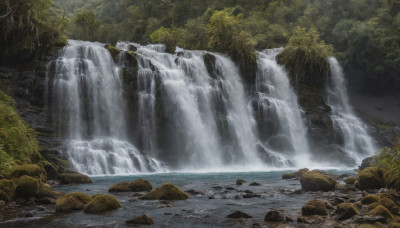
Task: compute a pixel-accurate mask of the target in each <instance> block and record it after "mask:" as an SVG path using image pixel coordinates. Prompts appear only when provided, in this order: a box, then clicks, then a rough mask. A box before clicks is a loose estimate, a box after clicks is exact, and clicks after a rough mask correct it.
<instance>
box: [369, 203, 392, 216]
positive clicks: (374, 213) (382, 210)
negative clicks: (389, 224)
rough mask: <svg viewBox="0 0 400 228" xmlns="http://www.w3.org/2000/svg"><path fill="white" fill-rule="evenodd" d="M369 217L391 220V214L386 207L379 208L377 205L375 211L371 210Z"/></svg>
mask: <svg viewBox="0 0 400 228" xmlns="http://www.w3.org/2000/svg"><path fill="white" fill-rule="evenodd" d="M369 215H370V216H383V217H385V218H386V219H392V218H393V215H392V213H390V211H389V210H388V209H387V208H386V207H384V206H381V205H379V206H377V207H376V208H375V209H373V210H371V211H370V212H369Z"/></svg>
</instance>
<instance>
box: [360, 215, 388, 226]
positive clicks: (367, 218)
mask: <svg viewBox="0 0 400 228" xmlns="http://www.w3.org/2000/svg"><path fill="white" fill-rule="evenodd" d="M354 222H356V223H368V224H375V223H377V222H379V223H385V222H386V218H385V217H383V216H368V215H364V216H355V219H354Z"/></svg>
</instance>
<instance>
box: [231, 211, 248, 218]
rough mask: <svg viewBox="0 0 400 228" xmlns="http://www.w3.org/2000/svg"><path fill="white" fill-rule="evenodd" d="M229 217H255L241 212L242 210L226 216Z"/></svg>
mask: <svg viewBox="0 0 400 228" xmlns="http://www.w3.org/2000/svg"><path fill="white" fill-rule="evenodd" d="M226 217H227V218H234V219H240V218H253V217H252V216H250V215H248V214H246V213H244V212H241V211H235V212H233V213H232V214H229V215H228V216H226Z"/></svg>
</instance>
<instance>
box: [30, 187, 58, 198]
mask: <svg viewBox="0 0 400 228" xmlns="http://www.w3.org/2000/svg"><path fill="white" fill-rule="evenodd" d="M63 195H64V193H63V192H59V191H56V190H54V189H52V188H51V187H50V185H48V184H43V185H42V187H41V188H40V189H39V192H38V193H37V194H36V195H35V197H37V198H52V199H57V198H58V197H60V196H63Z"/></svg>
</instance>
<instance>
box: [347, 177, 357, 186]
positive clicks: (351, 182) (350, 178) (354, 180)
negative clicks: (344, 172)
mask: <svg viewBox="0 0 400 228" xmlns="http://www.w3.org/2000/svg"><path fill="white" fill-rule="evenodd" d="M356 181H357V178H355V177H349V178H346V179H345V180H344V182H345V183H346V184H350V185H353V184H354V183H355V182H356Z"/></svg>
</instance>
